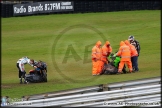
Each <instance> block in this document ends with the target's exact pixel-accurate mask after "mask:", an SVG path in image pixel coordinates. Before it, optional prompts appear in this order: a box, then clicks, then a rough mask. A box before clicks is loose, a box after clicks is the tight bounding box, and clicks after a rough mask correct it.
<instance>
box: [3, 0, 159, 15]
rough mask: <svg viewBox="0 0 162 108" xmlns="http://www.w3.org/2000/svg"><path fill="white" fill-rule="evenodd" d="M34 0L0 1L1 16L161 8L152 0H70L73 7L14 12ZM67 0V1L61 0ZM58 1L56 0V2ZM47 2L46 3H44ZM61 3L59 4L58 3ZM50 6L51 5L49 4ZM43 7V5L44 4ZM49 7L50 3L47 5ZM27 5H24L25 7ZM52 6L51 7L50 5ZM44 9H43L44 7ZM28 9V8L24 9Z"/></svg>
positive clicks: (157, 1) (157, 2)
mask: <svg viewBox="0 0 162 108" xmlns="http://www.w3.org/2000/svg"><path fill="white" fill-rule="evenodd" d="M37 2H39V5H40V3H42V5H44V4H45V3H44V2H43V1H41V0H39V1H37ZM37 2H36V1H34V2H33V3H25V4H24V3H22V4H17V3H7V4H5V3H1V17H13V16H22V15H23V16H26V15H37V14H39V15H40V14H58V13H59V14H60V13H88V12H112V11H132V10H160V9H161V1H160V0H154V1H149V0H148V1H128V0H127V1H105V0H104V1H102V0H95V1H86V0H82V1H77V0H75V1H70V2H72V4H71V6H73V9H69V10H68V9H67V10H66V9H65V10H60V11H56V9H53V10H52V11H42V12H40V11H39V12H33V13H30V14H29V13H28V12H27V14H17V15H16V14H15V13H14V12H16V11H15V10H14V6H16V5H17V6H18V7H21V6H24V7H25V6H27V5H29V4H30V5H36V4H38V3H37ZM50 2H53V3H54V2H57V1H50ZM63 2H69V1H63ZM57 3H58V2H57ZM46 4H47V3H46ZM60 5H61V4H60ZM51 6H52V5H51ZM44 7H45V5H44ZM48 7H49V8H50V3H49V6H48ZM27 8H28V7H26V9H27ZM51 8H52V7H51ZM44 10H45V9H44ZM26 11H28V10H26Z"/></svg>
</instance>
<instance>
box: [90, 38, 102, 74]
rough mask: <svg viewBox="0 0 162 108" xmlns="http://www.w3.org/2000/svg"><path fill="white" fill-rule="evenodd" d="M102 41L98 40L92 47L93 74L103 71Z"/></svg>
mask: <svg viewBox="0 0 162 108" xmlns="http://www.w3.org/2000/svg"><path fill="white" fill-rule="evenodd" d="M101 44H102V43H101V41H98V42H97V43H96V45H95V46H94V47H93V48H92V65H93V66H92V75H99V74H100V73H101V71H102V61H101V56H102V49H101Z"/></svg>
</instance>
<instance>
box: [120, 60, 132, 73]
mask: <svg viewBox="0 0 162 108" xmlns="http://www.w3.org/2000/svg"><path fill="white" fill-rule="evenodd" d="M124 63H126V64H127V66H128V68H129V72H132V62H131V61H120V63H119V67H118V72H122V69H123V67H124Z"/></svg>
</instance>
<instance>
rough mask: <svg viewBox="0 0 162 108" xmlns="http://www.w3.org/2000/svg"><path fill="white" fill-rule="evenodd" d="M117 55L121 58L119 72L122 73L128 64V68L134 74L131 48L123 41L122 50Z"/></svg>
mask: <svg viewBox="0 0 162 108" xmlns="http://www.w3.org/2000/svg"><path fill="white" fill-rule="evenodd" d="M116 55H117V56H120V57H121V60H120V63H119V67H118V72H122V69H123V66H124V63H126V64H127V66H128V68H129V72H132V62H131V52H130V48H129V46H127V45H126V44H125V43H124V42H123V41H121V42H120V48H119V51H118V52H117V54H116Z"/></svg>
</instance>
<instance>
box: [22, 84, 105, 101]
mask: <svg viewBox="0 0 162 108" xmlns="http://www.w3.org/2000/svg"><path fill="white" fill-rule="evenodd" d="M102 86H103V85H102V84H101V85H96V86H89V87H83V88H78V89H72V90H63V91H58V92H51V93H43V94H37V95H30V96H23V98H24V99H23V100H37V99H44V98H53V97H60V96H67V95H74V94H85V93H93V92H101V91H103V89H102Z"/></svg>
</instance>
